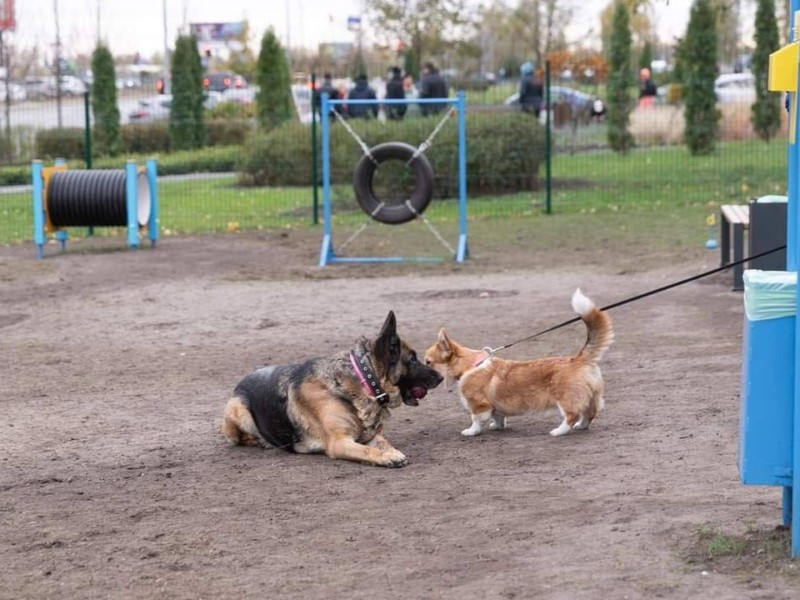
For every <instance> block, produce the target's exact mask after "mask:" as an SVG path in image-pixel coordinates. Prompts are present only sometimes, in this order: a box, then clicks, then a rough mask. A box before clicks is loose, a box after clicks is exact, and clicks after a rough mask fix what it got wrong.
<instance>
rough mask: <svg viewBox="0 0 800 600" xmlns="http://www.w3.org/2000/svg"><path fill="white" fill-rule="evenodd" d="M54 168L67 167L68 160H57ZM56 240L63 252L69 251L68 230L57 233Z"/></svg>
mask: <svg viewBox="0 0 800 600" xmlns="http://www.w3.org/2000/svg"><path fill="white" fill-rule="evenodd" d="M53 166H56V167H66V166H67V160H66V159H64V158H57V159H55V160H54V161H53ZM55 238H56V239H57V240H58V243H59V246H60V248H61V251H62V252H64V251H65V250H66V249H67V240H68V239H69V232H68V231H67V230H66V229H59V230H58V231H56V232H55Z"/></svg>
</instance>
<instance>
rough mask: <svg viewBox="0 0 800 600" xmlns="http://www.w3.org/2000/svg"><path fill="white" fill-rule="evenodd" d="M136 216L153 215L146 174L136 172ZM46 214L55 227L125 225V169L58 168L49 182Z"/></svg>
mask: <svg viewBox="0 0 800 600" xmlns="http://www.w3.org/2000/svg"><path fill="white" fill-rule="evenodd" d="M136 183H137V186H136V189H137V192H136V196H137V197H136V216H137V220H138V222H139V225H141V226H144V225H146V224H147V221H148V219H149V218H150V202H151V199H150V187H149V186H148V185H147V176H146V175H145V174H144V173H138V174H137V182H136ZM47 215H48V218H49V220H50V223H51V224H52V225H53V226H54V227H76V226H77V227H125V226H126V225H127V224H128V209H127V201H126V193H125V171H124V170H123V171H113V170H89V171H57V172H55V173H53V174H52V175H51V176H50V181H49V184H48V186H47Z"/></svg>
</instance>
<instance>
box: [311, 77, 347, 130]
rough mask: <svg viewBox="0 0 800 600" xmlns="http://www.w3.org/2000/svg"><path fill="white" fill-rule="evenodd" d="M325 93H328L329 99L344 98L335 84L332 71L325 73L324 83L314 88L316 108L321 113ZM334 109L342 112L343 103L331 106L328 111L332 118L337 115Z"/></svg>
mask: <svg viewBox="0 0 800 600" xmlns="http://www.w3.org/2000/svg"><path fill="white" fill-rule="evenodd" d="M323 93H326V94H328V100H340V99H341V98H342V96H341V95H340V94H339V90H338V89H336V87H335V86H334V85H333V79H332V78H331V74H330V73H325V75H323V76H322V85H320V86H319V88H318V89H316V90H314V110H316V111H317V113H318V114H321V113H320V110H321V108H322V94H323ZM334 111H336V112H341V104H340V105H337V106H334V107H331V111H330V113H328V114H329V116H330V118H331V119H334V118H335V116H336V115H334V114H333V113H334Z"/></svg>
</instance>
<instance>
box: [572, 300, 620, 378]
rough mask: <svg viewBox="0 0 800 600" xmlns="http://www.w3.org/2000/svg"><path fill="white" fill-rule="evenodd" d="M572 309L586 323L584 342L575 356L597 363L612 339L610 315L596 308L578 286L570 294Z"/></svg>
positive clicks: (612, 331)
mask: <svg viewBox="0 0 800 600" xmlns="http://www.w3.org/2000/svg"><path fill="white" fill-rule="evenodd" d="M572 310H574V311H575V312H576V313H578V315H579V316H580V318H581V320H583V322H584V323H585V324H586V344H584V346H583V348H581V351H580V352H578V355H577V356H576V358H582V359H583V360H586V361H588V362H590V363H597V362H599V361H600V359H601V358H603V353H605V351H606V350H607V349H608V347H609V346H610V345H611V343H612V342H613V341H614V330H613V329H612V327H611V317H609V316H608V313H605V312H603V311H602V310H600V309H599V308H597V307H596V306H595V305H594V302H592V301H591V300H590V299H589V298H588V297H587V296H585V295H584V294H583V292H581V290H580V288H578V289H576V290H575V293H574V294H572Z"/></svg>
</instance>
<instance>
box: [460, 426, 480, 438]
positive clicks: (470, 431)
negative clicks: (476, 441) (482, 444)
mask: <svg viewBox="0 0 800 600" xmlns="http://www.w3.org/2000/svg"><path fill="white" fill-rule="evenodd" d="M480 433H481V430H480V428H479V427H475V426H472V427H468V428H467V429H465V430H464V431H462V432H461V435H463V436H464V437H474V436H476V435H480Z"/></svg>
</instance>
